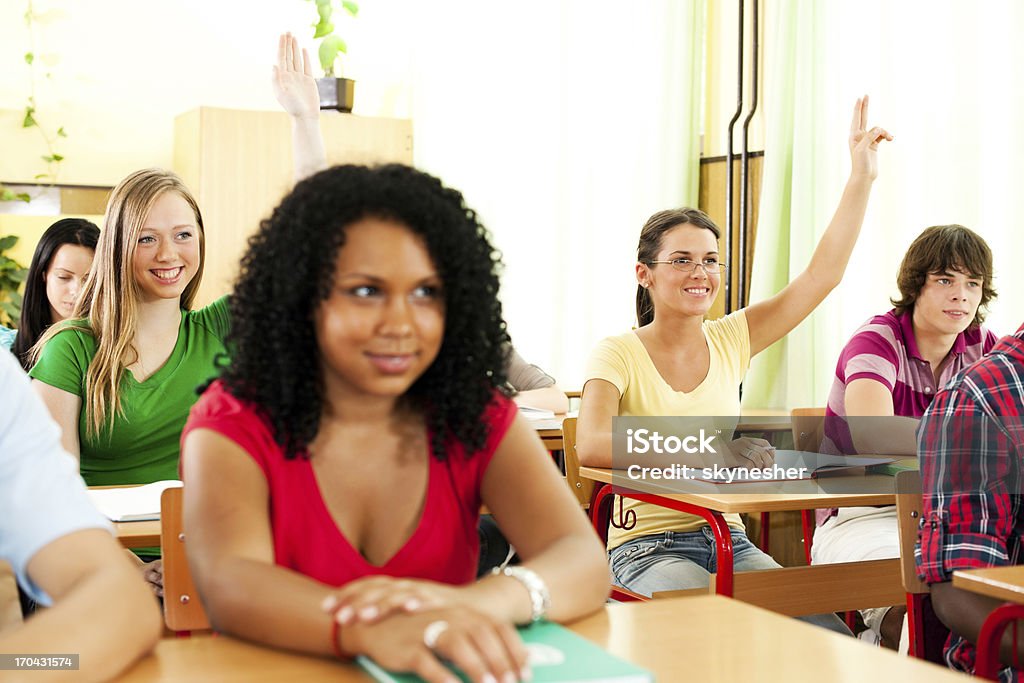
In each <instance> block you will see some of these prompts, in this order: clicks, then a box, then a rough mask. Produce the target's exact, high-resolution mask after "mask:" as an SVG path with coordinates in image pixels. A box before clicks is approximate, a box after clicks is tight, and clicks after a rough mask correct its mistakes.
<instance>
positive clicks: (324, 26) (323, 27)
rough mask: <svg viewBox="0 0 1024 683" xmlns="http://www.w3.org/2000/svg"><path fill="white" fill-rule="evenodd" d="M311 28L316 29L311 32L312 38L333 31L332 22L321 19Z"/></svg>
mask: <svg viewBox="0 0 1024 683" xmlns="http://www.w3.org/2000/svg"><path fill="white" fill-rule="evenodd" d="M313 28H315V29H316V31H315V32H314V33H313V38H323V37H324V36H329V35H331V33H333V32H334V24H332V23H331V22H329V21H323V20H321V21H320V23H319V24H317V25H316V26H314V27H313Z"/></svg>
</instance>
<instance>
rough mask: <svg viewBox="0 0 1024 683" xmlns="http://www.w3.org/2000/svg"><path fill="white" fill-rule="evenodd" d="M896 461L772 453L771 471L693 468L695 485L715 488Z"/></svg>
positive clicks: (812, 476) (803, 477) (800, 453)
mask: <svg viewBox="0 0 1024 683" xmlns="http://www.w3.org/2000/svg"><path fill="white" fill-rule="evenodd" d="M893 460H895V458H860V457H854V456H848V455H826V454H825V453H812V452H809V451H787V450H779V451H776V452H775V462H774V463H773V464H772V466H771V467H770V468H765V469H742V468H737V467H721V466H717V465H715V466H712V467H704V468H695V469H694V470H693V473H694V477H693V478H694V479H695V480H696V481H708V482H714V483H716V484H743V483H752V482H764V481H798V480H800V479H814V478H815V477H818V476H820V475H822V474H829V473H833V472H841V471H842V470H849V469H853V468H856V467H871V466H874V465H887V464H889V463H891V462H893Z"/></svg>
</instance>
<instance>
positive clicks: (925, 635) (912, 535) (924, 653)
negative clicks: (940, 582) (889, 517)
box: [895, 470, 949, 664]
mask: <svg viewBox="0 0 1024 683" xmlns="http://www.w3.org/2000/svg"><path fill="white" fill-rule="evenodd" d="M895 486H896V517H897V522H898V525H899V527H898V528H899V538H900V570H901V574H902V578H903V588H904V589H905V590H906V592H907V627H908V628H907V631H908V635H909V636H910V648H909V652H910V655H911V656H912V657H918V658H920V659H926V660H928V661H930V662H936V663H938V664H941V663H943V656H942V648H943V645H944V644H945V642H946V637H947V636H948V635H949V629H947V628H946V626H945V625H944V624H943V623H942V622H941V621H940V620H939V618H938V617H937V616H936V615H935V610H933V609H932V604H931V589H930V588H929V586H928V584H926V583H925V582H924V581H922V580H921V579H920V578H918V576H917V563H916V562H915V561H914V545H915V544H916V543H917V530H918V527H919V526H920V522H921V514H922V512H921V511H922V508H923V507H924V506H923V502H922V497H921V473H920V472H919V471H917V470H914V471H909V472H899V473H897V474H896V483H895Z"/></svg>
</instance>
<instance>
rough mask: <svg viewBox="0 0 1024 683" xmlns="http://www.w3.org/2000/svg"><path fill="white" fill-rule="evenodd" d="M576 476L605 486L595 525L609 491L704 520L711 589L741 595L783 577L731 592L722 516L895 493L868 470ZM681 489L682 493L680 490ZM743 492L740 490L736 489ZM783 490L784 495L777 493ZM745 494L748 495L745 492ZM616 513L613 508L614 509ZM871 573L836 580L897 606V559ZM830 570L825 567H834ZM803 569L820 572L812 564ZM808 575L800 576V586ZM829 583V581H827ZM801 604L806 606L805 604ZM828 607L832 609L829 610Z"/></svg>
mask: <svg viewBox="0 0 1024 683" xmlns="http://www.w3.org/2000/svg"><path fill="white" fill-rule="evenodd" d="M580 477H582V478H585V479H592V480H594V481H596V482H599V483H601V484H603V485H604V486H602V487H600V489H596V488H595V492H594V497H593V499H592V500H591V505H590V514H591V521H592V522H593V523H594V526H595V528H597V529H599V530H600V528H601V527H602V526H604V525H605V524H606V522H607V520H606V519H605V515H606V514H607V506H606V505H605V504H603V503H602V501H604V499H606V498H607V497H608V496H610V495H613V494H620V495H625V496H626V497H628V498H633V499H636V500H640V501H643V502H646V503H652V504H654V505H660V506H662V507H667V508H669V509H672V510H677V511H679V512H684V513H689V514H695V515H698V516H700V517H703V518H704V519H705V520H707V522H708V525H709V526H710V527H711V530H712V531H713V532H714V535H715V543H716V549H717V554H718V573H717V574H716V575H715V592H716V593H719V594H721V595H728V596H732V595H736V597H738V598H740V599H744V598H745V596H746V595H751V596H753V595H757V594H762V593H763V591H764V586H765V585H766V584H767V583H770V582H775V581H777V580H781V579H783V578H784V575H782V574H778V575H776V576H773V577H769V576H768V574H769V572H765V573H760V572H759V574H763V575H764V579H763V580H760V579H759V580H757V581H751V582H748V583H749V584H750V585H744V587H743V590H742V591H741V592H740V593H735V592H734V574H733V552H732V537H731V534H730V529H729V526H728V525H727V524H726V522H725V518H724V517H723V516H722V515H723V514H728V513H742V512H766V511H767V512H777V511H784V510H813V509H818V508H831V507H850V506H862V505H863V506H866V505H894V504H895V502H896V494H895V490H894V479H893V477H890V476H886V475H881V474H872V475H865V476H851V475H846V476H829V477H823V478H820V479H807V480H801V481H786V482H779V481H776V482H762V483H750V484H722V485H715V484H709V483H706V482H700V481H690V482H687V481H676V480H673V481H671V482H669V483H665V482H661V481H651V480H633V479H630V478H629V477H628V476H626V473H625V471H624V470H612V469H607V468H597V467H581V468H580ZM681 489H684V490H685V491H686V492H685V493H681V492H680V490H681ZM737 491H743V492H744V493H737ZM780 491H785V493H780ZM748 492H749V493H748ZM613 515H614V512H613ZM877 562H878V563H879V566H878V567H875V568H874V569H873V570H872V572H871V573H870V574H871V576H870V578H869V574H867V573H861V572H858V571H857V566H856V565H857V564H858V563H847V564H844V565H843V566H842V568H841V569H840V572H841V575H839V576H837V577H833V578H834V580H841V581H846V582H848V585H846V588H847V592H848V593H849V595H851V596H854V597H856V596H860V595H861V594H863V596H864V599H865V601H866V602H867V603H870V604H863V605H859V607H862V608H865V607H877V606H878V605H879V604H897V603H899V602H900V601H901V600H902V599H903V597H904V596H903V587H902V581H901V580H900V578H899V576H900V575H899V560H898V559H894V560H878V561H877ZM834 570H835V569H834V568H833V569H830V570H829V571H834ZM772 571H773V572H780V571H782V572H790V571H791V570H789V569H787V570H782V569H778V570H772ZM805 571H810V572H815V571H821V570H818V569H817V568H816V567H810V568H806V569H805ZM880 576H885V577H889V578H888V579H887V580H886V582H885V584H884V585H883V586H882V587H881V591H880V590H879V586H877V585H875V583H876V582H877V580H878V578H879V577H880ZM806 580H807V577H802V578H801V584H800V585H807V584H806V583H804V582H805V581H806ZM830 583H832V581H830ZM885 595H889V596H890V597H891V599H892V601H891V602H888V603H886V602H884V601H883V602H880V603H876V602H874V601H875V600H878V599H879V598H880V597H883V596H885ZM833 599H834V596H833V595H827V594H826V592H825V591H823V592H822V600H823V602H824V604H831V601H832V600H833ZM804 604H807V603H806V602H805V603H804ZM829 611H830V610H829Z"/></svg>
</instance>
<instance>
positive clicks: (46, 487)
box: [0, 353, 111, 604]
mask: <svg viewBox="0 0 1024 683" xmlns="http://www.w3.org/2000/svg"><path fill="white" fill-rule="evenodd" d="M97 527H98V528H102V529H107V530H108V531H109V530H111V526H110V523H109V522H108V521H107V520H106V519H105V518H104V517H103V516H102V515H101V514H100V513H99V512H98V511H97V510H96V508H95V507H93V505H92V503H91V502H90V501H89V497H88V495H87V494H86V492H85V482H83V481H82V477H81V475H79V473H78V462H77V461H76V460H75V459H74V457H72V456H71V455H69V454H68V453H67V452H66V451H65V450H64V449H63V448H62V447H61V443H60V428H59V427H58V426H57V423H56V422H54V421H53V419H51V417H50V414H49V413H48V412H47V409H46V406H45V405H44V404H43V401H42V399H41V398H39V396H37V395H36V393H35V391H33V389H32V387H31V386H30V384H29V379H28V376H27V375H25V373H24V372H22V370H21V368H20V367H19V366H18V364H17V361H16V360H15V359H14V356H12V355H11V354H9V353H0V558H3V559H4V560H7V561H8V562H9V563H10V564H11V566H12V567H13V568H14V572H15V574H16V575H17V577H18V583H20V584H21V586H22V588H24V589H25V590H26V591H27V592H28V593H29V594H30V595H31V596H32V597H33V598H34V599H36V600H37V601H39V602H41V603H42V604H49V602H50V600H49V597H48V596H46V595H45V594H44V593H43V592H42V591H41V590H40V589H39V588H38V586H36V585H35V584H34V583H33V582H32V581H31V579H30V578H29V577H28V575H27V574H26V567H27V565H28V562H29V560H31V559H32V557H33V556H34V555H35V554H36V553H37V552H38V551H39V550H40V549H41V548H43V547H44V546H46V545H47V544H49V543H51V542H52V541H54V540H56V539H58V538H60V537H61V536H65V535H67V534H69V533H71V532H73V531H79V530H81V529H92V528H97Z"/></svg>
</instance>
